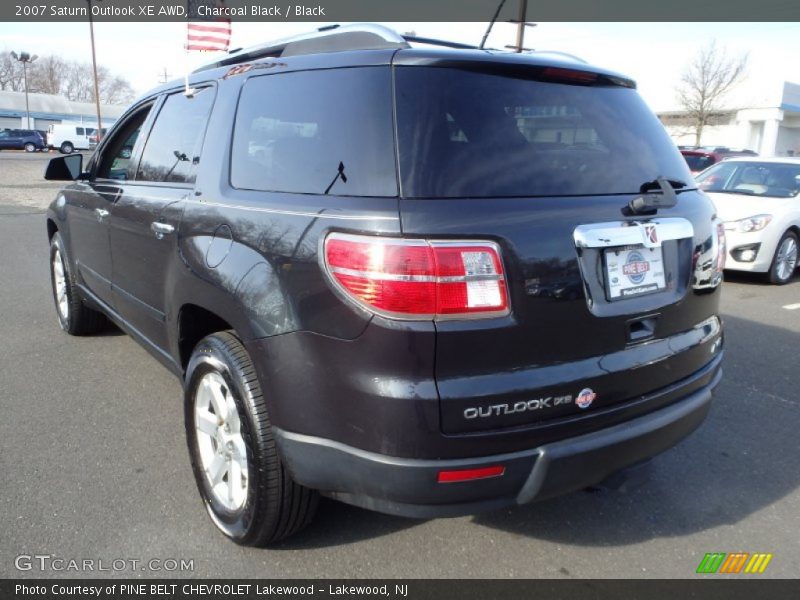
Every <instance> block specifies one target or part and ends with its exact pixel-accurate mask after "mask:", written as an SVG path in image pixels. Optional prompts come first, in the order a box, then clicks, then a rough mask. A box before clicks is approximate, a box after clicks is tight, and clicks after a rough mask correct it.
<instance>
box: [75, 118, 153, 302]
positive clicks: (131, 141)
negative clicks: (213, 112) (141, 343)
mask: <svg viewBox="0 0 800 600" xmlns="http://www.w3.org/2000/svg"><path fill="white" fill-rule="evenodd" d="M150 108H151V106H150V105H148V106H145V107H143V108H141V109H140V110H137V111H135V112H134V113H132V114H131V115H130V116H129V117H127V118H126V119H125V121H124V122H123V123H122V124H121V125H120V127H118V128H117V129H116V131H115V133H114V135H113V137H112V138H110V139H109V140H108V142H107V143H106V144H104V145H103V147H102V148H100V149H99V152H98V155H97V157H95V158H94V159H93V160H92V162H91V164H90V166H89V171H90V178H89V180H88V181H86V182H80V183H78V184H76V185H74V186H71V188H67V190H66V191H65V193H64V195H65V198H66V201H67V222H68V224H69V230H70V236H69V239H70V251H71V252H72V256H73V261H74V263H75V265H76V268H77V270H78V274H79V276H80V279H81V282H82V283H83V285H84V286H85V287H86V288H87V289H88V291H89V292H91V293H92V294H94V295H95V296H96V297H97V298H99V299H100V300H101V301H103V302H104V303H105V304H107V305H109V306H111V307H114V297H113V294H112V289H111V277H112V257H111V245H110V236H109V220H110V217H111V213H112V212H113V210H114V205H115V204H116V202H117V201H118V200H119V199H120V198H122V197H123V195H124V193H125V189H126V186H127V185H128V180H129V179H130V178H131V176H132V174H133V173H132V168H133V161H132V157H133V156H134V152H135V151H136V142H137V140H138V138H139V132H140V131H141V130H142V127H143V125H144V123H145V120H146V119H147V116H148V114H149V112H150Z"/></svg>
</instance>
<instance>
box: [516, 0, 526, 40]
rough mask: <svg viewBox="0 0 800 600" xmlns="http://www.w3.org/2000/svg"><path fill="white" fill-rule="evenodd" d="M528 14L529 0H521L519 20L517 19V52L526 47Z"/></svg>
mask: <svg viewBox="0 0 800 600" xmlns="http://www.w3.org/2000/svg"><path fill="white" fill-rule="evenodd" d="M527 15H528V0H519V20H518V21H517V52H518V53H520V52H522V50H523V48H525V21H526V17H527Z"/></svg>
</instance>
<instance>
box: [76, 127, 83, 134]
mask: <svg viewBox="0 0 800 600" xmlns="http://www.w3.org/2000/svg"><path fill="white" fill-rule="evenodd" d="M75 135H85V134H84V132H83V127H76V128H75Z"/></svg>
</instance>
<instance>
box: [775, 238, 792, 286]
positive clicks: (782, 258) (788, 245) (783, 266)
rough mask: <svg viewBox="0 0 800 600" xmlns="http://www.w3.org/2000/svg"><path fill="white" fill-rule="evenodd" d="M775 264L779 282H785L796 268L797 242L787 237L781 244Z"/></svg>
mask: <svg viewBox="0 0 800 600" xmlns="http://www.w3.org/2000/svg"><path fill="white" fill-rule="evenodd" d="M775 263H776V271H777V274H778V277H779V278H780V279H781V281H786V280H787V279H789V278H790V277H791V276H792V273H794V270H795V268H796V267H797V241H795V239H794V238H793V237H787V238H786V239H784V240H783V242H781V245H780V247H779V248H778V254H777V256H776V257H775Z"/></svg>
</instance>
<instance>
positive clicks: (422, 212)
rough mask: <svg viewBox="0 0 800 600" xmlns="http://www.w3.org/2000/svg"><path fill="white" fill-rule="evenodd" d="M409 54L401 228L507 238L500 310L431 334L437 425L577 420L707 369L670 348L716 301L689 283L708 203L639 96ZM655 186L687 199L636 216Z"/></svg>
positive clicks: (555, 74) (594, 81) (579, 79)
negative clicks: (416, 61) (636, 201)
mask: <svg viewBox="0 0 800 600" xmlns="http://www.w3.org/2000/svg"><path fill="white" fill-rule="evenodd" d="M401 55H402V52H401V53H399V54H398V57H400V59H399V60H398V59H396V62H399V65H398V67H397V68H396V69H395V72H396V89H397V119H398V123H397V127H398V136H399V139H398V146H399V148H398V151H399V166H400V178H401V183H402V189H403V194H402V195H403V199H402V200H401V219H402V228H403V233H404V235H406V236H420V237H427V238H436V239H442V238H444V239H448V238H452V239H458V240H465V239H466V240H488V241H492V242H495V243H497V244H498V245H499V247H500V248H501V251H502V255H503V261H504V264H505V268H506V272H507V276H508V286H509V294H510V298H511V315H509V316H507V317H501V318H496V319H485V320H484V319H481V320H449V321H448V320H442V321H438V322H437V323H436V328H437V341H436V380H437V386H438V389H439V392H440V397H441V417H442V427H443V430H444V432H445V433H461V432H467V431H477V430H488V429H496V428H500V427H511V426H515V425H524V424H528V423H532V422H536V421H541V420H547V419H552V418H556V417H566V416H570V415H576V414H578V413H581V412H582V410H583V407H582V404H584V403H585V400H586V398H588V397H589V395H590V394H596V400H595V399H594V396H593V397H592V400H589V402H594V404H593V407H594V408H598V407H599V408H603V407H607V406H609V405H611V404H614V403H618V402H623V401H626V400H630V399H633V398H636V397H640V396H641V395H643V394H646V393H648V392H650V391H652V390H655V389H658V388H660V387H663V386H666V385H668V384H670V383H673V382H675V381H677V380H678V379H680V378H682V377H685V376H688V375H689V374H691V373H692V372H694V371H696V370H697V369H698V368H699V367H700V366H702V365H703V364H705V362H707V361H708V357H707V356H706V355H703V356H700V355H699V354H694V355H693V357H691V359H690V358H685V357H684V358H681V357H677V354H678V350H679V348H678V346H677V343H676V345H675V347H672V348H671V347H670V344H671V343H672V342H670V341H669V340H667V339H666V338H669V337H670V336H674V335H676V334H680V333H681V332H687V331H689V332H691V331H693V328H694V327H695V326H696V325H697V324H698V323H700V322H702V321H703V320H704V319H707V318H708V317H710V316H712V315H713V314H714V313H715V312H716V303H717V297H718V294H714V295H709V294H705V295H700V294H699V293H695V292H694V290H692V267H693V261H694V260H695V252H696V249H697V248H699V247H702V245H703V244H704V243H705V242H706V241H707V240H708V239H709V238H710V237H711V235H712V215H713V207H712V206H711V204H710V203H709V202H708V200H707V199H706V198H705V197H704V196H703V195H702V194H700V193H698V192H697V191H695V190H693V189H692V188H693V187H694V184H693V183H692V181H693V180H692V178H691V174H690V173H689V172H688V169H687V166H686V164H685V162H684V161H683V159H682V158H681V155H680V154H679V153H678V152H677V150H676V149H675V147H674V145H673V144H672V142H671V141H670V140H669V138H668V137H667V135H666V133H665V132H664V129H663V127H662V126H661V124H660V123H659V122H658V120H657V119H656V118H655V116H653V115H652V113H650V111H649V110H648V109H647V108H646V107H645V106H644V104H643V103H642V101H641V99H640V98H639V97H638V95H637V93H636V92H635V90H634V89H630V87H629V85H628V84H627V83H626V82H624V81H622V80H616V79H612V78H610V77H608V78H607V77H605V76H602V75H595V74H592V73H584V72H579V71H573V70H571V69H569V70H568V69H552V68H550V69H546V68H545V67H539V68H530V70H528V69H526V68H524V67H522V66H520V65H501V66H497V65H491V64H488V63H478V64H476V63H469V64H466V63H465V64H463V65H458V63H452V62H450V63H448V64H447V67H444V66H434V65H435V63H434V65H429V66H427V67H422V66H411V65H409V66H403V64H402V56H401ZM501 67H502V68H501ZM420 90H424V93H420ZM659 176H664V177H667V178H669V179H670V180H675V181H682V182H683V184H684V186H683V190H684V191H682V192H680V193H679V195H678V197H679V200H678V204H677V206H676V207H675V208H673V209H669V210H663V209H662V210H659V211H657V214H654V215H648V216H635V215H631V214H630V213H629V212H627V210H628V209H627V208H626V207H627V206H628V203H629V202H630V201H631V200H632V199H633V198H636V197H637V196H640V195H641V194H642V191H643V189H644V188H643V187H642V186H643V185H644V184H646V183H647V182H653V181H654V180H655V179H656V178H657V177H659ZM651 185H652V184H651ZM692 339H694V338H692ZM634 348H635V349H634ZM673 355H674V356H673ZM648 361H649V362H652V364H649V362H648ZM585 390H590V392H585ZM581 392H585V393H584V395H583V396H581ZM579 397H581V398H582V400H581V401H580V402H579V401H578V398H579ZM587 406H588V405H587Z"/></svg>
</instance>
